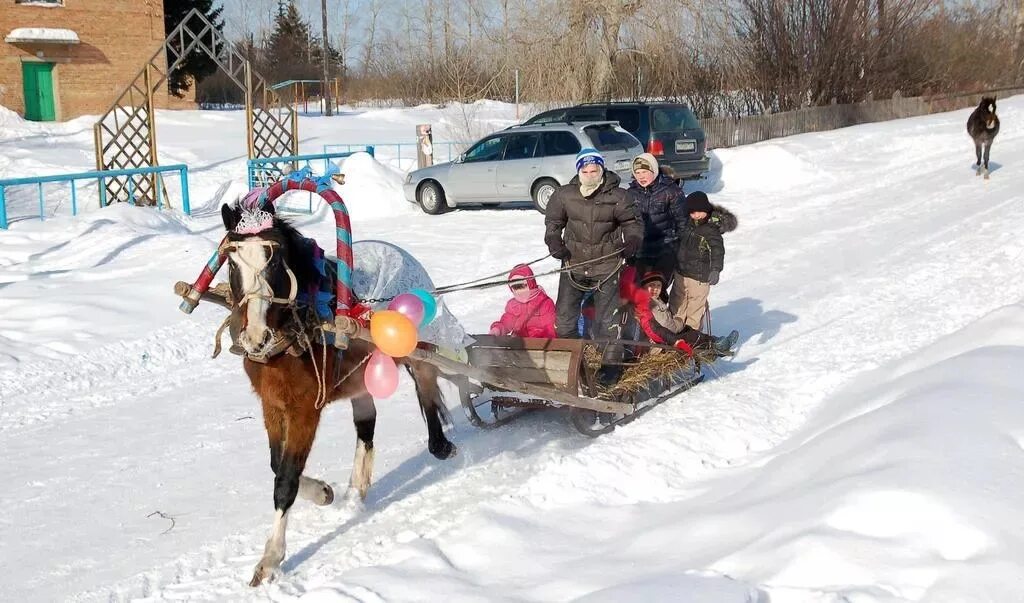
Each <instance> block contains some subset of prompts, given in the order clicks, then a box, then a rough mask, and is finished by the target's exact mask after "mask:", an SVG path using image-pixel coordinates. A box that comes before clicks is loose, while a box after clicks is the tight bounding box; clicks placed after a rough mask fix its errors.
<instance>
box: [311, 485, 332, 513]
mask: <svg viewBox="0 0 1024 603" xmlns="http://www.w3.org/2000/svg"><path fill="white" fill-rule="evenodd" d="M314 502H316V504H318V505H320V506H321V507H326V506H327V505H329V504H331V503H333V502H334V488H332V487H330V486H328V485H327V484H324V493H323V499H322V500H320V501H314Z"/></svg>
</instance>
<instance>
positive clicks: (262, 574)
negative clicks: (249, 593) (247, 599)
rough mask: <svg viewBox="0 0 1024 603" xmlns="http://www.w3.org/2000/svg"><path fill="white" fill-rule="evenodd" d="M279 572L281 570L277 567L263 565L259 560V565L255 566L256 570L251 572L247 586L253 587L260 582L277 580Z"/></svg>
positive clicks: (268, 582)
mask: <svg viewBox="0 0 1024 603" xmlns="http://www.w3.org/2000/svg"><path fill="white" fill-rule="evenodd" d="M280 574H281V570H280V569H279V568H277V567H268V566H265V565H263V563H262V562H261V563H260V564H259V565H257V566H256V571H254V572H253V574H252V580H249V586H252V587H254V588H255V587H257V586H259V585H260V584H263V583H264V582H266V583H267V584H270V583H271V582H274V581H275V580H277V578H278V576H280Z"/></svg>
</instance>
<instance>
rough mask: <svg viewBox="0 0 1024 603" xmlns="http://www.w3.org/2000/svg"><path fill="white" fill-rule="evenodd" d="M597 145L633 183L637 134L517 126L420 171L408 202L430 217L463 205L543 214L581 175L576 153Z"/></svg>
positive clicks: (593, 126)
mask: <svg viewBox="0 0 1024 603" xmlns="http://www.w3.org/2000/svg"><path fill="white" fill-rule="evenodd" d="M586 147H593V148H595V149H597V150H598V151H600V152H601V155H603V156H604V160H605V168H606V169H609V170H613V171H615V172H617V173H618V174H619V176H620V177H621V178H622V186H624V187H625V186H628V185H629V182H630V180H632V171H631V169H630V167H631V162H632V160H633V158H634V157H636V156H637V155H639V154H640V153H642V152H643V145H641V144H640V141H639V140H637V138H636V137H635V136H633V135H632V134H630V133H629V132H627V131H626V130H624V129H623V128H621V127H620V126H619V125H618V123H616V122H611V121H592V122H574V123H545V124H538V125H524V126H512V127H510V128H506V129H505V130H502V131H500V132H496V133H494V134H491V135H489V136H486V137H484V138H482V139H481V140H479V141H478V142H476V143H474V144H473V145H472V146H470V147H469V148H468V149H467V150H466V152H465V153H463V154H461V155H459V157H458V158H457V159H455V160H454V161H451V162H448V163H439V164H437V165H433V166H430V167H428V168H423V169H421V170H415V171H413V172H411V173H410V174H409V175H408V176H407V177H406V179H405V186H404V189H405V198H406V200H408V201H409V202H410V203H418V204H419V205H420V207H422V208H423V211H425V212H426V213H428V214H440V213H443V212H445V211H447V210H448V209H451V208H454V207H459V206H460V205H480V204H484V205H498V204H503V203H516V204H518V203H524V202H531V201H532V202H533V206H534V207H536V208H537V211H539V212H541V213H544V210H545V209H546V208H547V205H548V199H550V198H551V194H552V193H554V192H555V188H557V187H558V186H560V185H562V184H567V183H568V182H569V180H571V179H572V177H573V176H575V175H576V153H578V152H579V151H580V149H583V148H586Z"/></svg>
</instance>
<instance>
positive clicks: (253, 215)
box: [179, 168, 359, 349]
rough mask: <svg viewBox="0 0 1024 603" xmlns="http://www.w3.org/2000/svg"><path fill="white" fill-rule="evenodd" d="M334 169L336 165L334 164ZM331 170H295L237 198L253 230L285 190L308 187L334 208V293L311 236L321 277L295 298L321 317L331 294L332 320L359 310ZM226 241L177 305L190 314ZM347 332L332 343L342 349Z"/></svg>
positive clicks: (345, 223)
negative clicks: (316, 173) (315, 173)
mask: <svg viewBox="0 0 1024 603" xmlns="http://www.w3.org/2000/svg"><path fill="white" fill-rule="evenodd" d="M335 169H336V168H335ZM333 173H334V171H333V170H332V171H329V172H328V173H327V174H326V175H324V176H322V177H320V178H316V179H314V178H313V177H312V174H311V173H310V170H309V168H304V169H302V170H298V171H296V172H293V173H292V174H291V175H289V177H288V178H285V179H284V180H280V181H278V182H275V183H274V184H272V185H271V186H270V187H269V188H266V189H262V188H258V189H253V190H252V191H249V193H248V194H246V195H245V197H243V198H242V199H241V201H239V207H240V208H242V209H243V211H244V212H245V213H246V214H247V219H248V222H247V223H246V224H244V225H243V229H245V231H246V232H248V233H251V234H255V233H257V232H259V231H260V230H261V229H263V228H265V227H267V226H268V225H267V224H264V222H265V221H266V218H265V217H263V216H262V214H266V215H267V216H270V213H269V212H265V211H262V208H264V207H266V204H267V203H271V204H273V203H274V201H275V200H276V199H277V198H278V197H280V196H281V195H283V194H284V193H286V192H288V191H307V192H310V193H316V194H317V195H319V196H320V197H321V198H322V199H323V200H324V201H325V202H327V203H328V204H329V205H330V206H331V210H332V211H333V212H334V224H335V235H336V239H337V256H338V259H337V278H335V279H333V280H334V295H333V296H331V295H330V293H329V286H330V282H331V279H330V278H329V275H328V272H327V270H326V266H325V265H324V264H325V261H326V258H325V257H324V251H323V250H322V249H320V247H319V246H318V245H317V244H316V242H315V241H312V240H310V244H311V245H312V249H311V255H312V257H313V261H314V264H315V265H316V267H317V271H318V272H319V273H320V275H321V276H322V277H323V278H321V279H320V285H319V286H317V287H315V290H314V288H312V287H311V290H310V291H307V292H300V294H301V296H300V297H298V298H297V299H299V300H300V303H303V302H304V303H305V304H307V305H310V306H313V307H315V309H316V312H317V315H318V316H320V317H321V318H329V317H330V299H331V297H333V298H334V299H336V304H335V309H334V316H335V320H337V319H338V318H341V317H349V316H351V315H352V314H353V313H354V310H356V311H358V310H359V308H358V306H357V307H356V308H353V301H354V295H353V293H352V273H353V259H352V225H351V220H350V218H349V214H348V208H346V207H345V201H344V200H342V198H341V195H339V194H338V193H337V192H336V191H335V190H334V189H333V188H331V182H332V179H331V176H332V174H333ZM239 232H240V234H246V232H241V231H239ZM227 244H228V237H227V235H225V236H224V238H223V239H222V240H221V242H220V244H219V245H218V246H217V250H216V251H214V252H213V255H211V256H210V259H209V261H207V263H206V265H205V266H203V270H202V272H200V273H199V277H198V278H197V279H196V281H195V283H193V284H192V289H191V291H189V293H188V295H187V296H186V297H185V299H184V300H183V301H182V302H181V305H180V306H179V308H180V309H181V311H182V312H185V313H186V314H191V313H192V310H194V309H195V307H196V305H198V303H199V299H200V297H201V296H202V294H203V293H205V292H206V291H207V290H208V289H209V288H210V283H211V282H213V277H214V275H216V274H217V271H218V270H220V267H221V266H222V265H223V264H224V261H225V260H226V259H227V252H226V251H224V250H225V248H226V246H227ZM325 285H326V286H327V287H328V289H327V291H324V290H323V289H324V286H325ZM348 340H349V338H348V336H346V335H344V334H341V333H337V334H336V335H335V337H334V345H335V347H337V348H341V349H344V348H346V347H348Z"/></svg>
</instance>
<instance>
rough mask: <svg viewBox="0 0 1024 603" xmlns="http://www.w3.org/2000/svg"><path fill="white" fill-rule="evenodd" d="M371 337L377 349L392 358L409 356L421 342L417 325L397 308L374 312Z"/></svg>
mask: <svg viewBox="0 0 1024 603" xmlns="http://www.w3.org/2000/svg"><path fill="white" fill-rule="evenodd" d="M370 338H371V339H373V344H374V345H376V346H377V349H379V350H380V351H381V352H384V353H385V354H387V355H388V356H391V357H392V358H402V357H403V356H408V355H409V354H410V353H412V351H413V350H415V349H416V344H417V343H419V333H417V332H416V325H414V324H412V321H411V320H409V319H408V318H407V317H406V316H405V315H404V314H401V313H399V312H396V311H395V310H382V311H380V312H374V314H373V316H372V317H371V318H370Z"/></svg>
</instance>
